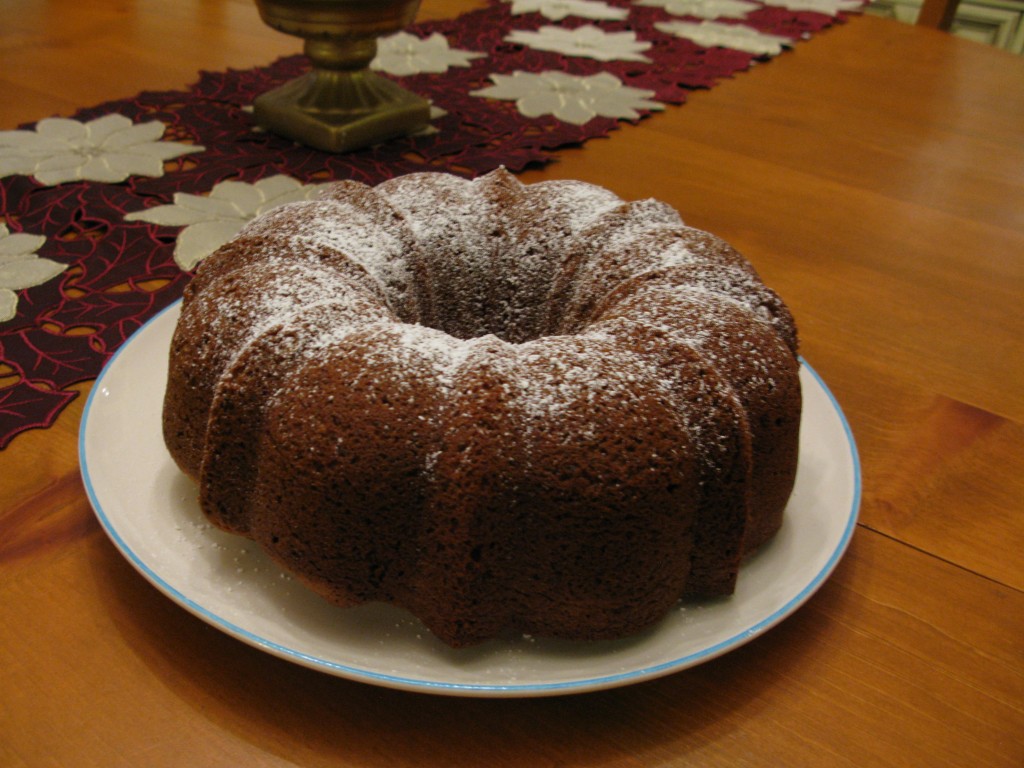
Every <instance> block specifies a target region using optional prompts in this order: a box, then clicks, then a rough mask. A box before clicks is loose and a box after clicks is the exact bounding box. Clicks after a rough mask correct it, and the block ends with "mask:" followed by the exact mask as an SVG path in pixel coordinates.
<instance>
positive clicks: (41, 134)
mask: <svg viewBox="0 0 1024 768" xmlns="http://www.w3.org/2000/svg"><path fill="white" fill-rule="evenodd" d="M165 129H166V126H165V125H164V124H163V123H161V122H160V121H158V120H154V121H151V122H148V123H139V124H137V125H136V124H133V123H132V121H131V120H129V119H128V118H127V117H125V116H124V115H104V116H103V117H98V118H96V119H95V120H90V121H89V122H87V123H80V122H79V121H77V120H71V119H69V118H63V117H50V118H46V119H45V120H40V121H39V122H38V123H36V128H35V130H34V131H30V130H24V131H0V177H2V176H11V175H13V174H21V175H25V176H33V177H35V179H36V181H38V182H39V183H40V184H43V185H45V186H48V187H52V186H56V185H57V184H63V183H64V182H67V181H83V180H85V181H101V182H108V183H117V182H121V181H124V180H125V179H127V178H128V177H129V176H151V177H157V176H163V173H164V163H165V162H166V161H167V160H170V159H171V158H174V157H178V156H180V155H186V154H189V153H191V152H202V151H203V150H204V149H205V147H200V146H195V145H192V144H182V143H179V142H176V141H160V138H161V137H162V136H163V135H164V130H165Z"/></svg>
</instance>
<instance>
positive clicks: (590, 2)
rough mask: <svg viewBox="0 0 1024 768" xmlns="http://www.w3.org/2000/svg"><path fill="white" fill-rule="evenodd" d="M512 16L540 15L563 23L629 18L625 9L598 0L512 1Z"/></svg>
mask: <svg viewBox="0 0 1024 768" xmlns="http://www.w3.org/2000/svg"><path fill="white" fill-rule="evenodd" d="M511 2H512V14H513V15H516V16H519V15H522V14H524V13H539V14H541V15H542V16H543V17H544V18H546V19H551V20H552V21H561V20H562V19H564V18H565V17H566V16H579V17H580V18H582V19H604V20H607V21H621V20H622V19H624V18H626V17H627V16H629V11H628V10H627V9H625V8H616V7H614V6H611V5H608V3H603V2H598V0H511Z"/></svg>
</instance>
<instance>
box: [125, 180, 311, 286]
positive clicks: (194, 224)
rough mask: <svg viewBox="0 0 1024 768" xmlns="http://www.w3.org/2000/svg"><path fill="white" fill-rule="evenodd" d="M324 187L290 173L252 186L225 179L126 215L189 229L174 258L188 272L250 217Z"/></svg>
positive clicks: (307, 196) (305, 197) (128, 218)
mask: <svg viewBox="0 0 1024 768" xmlns="http://www.w3.org/2000/svg"><path fill="white" fill-rule="evenodd" d="M324 186H326V184H307V185H303V184H301V183H300V182H298V181H296V180H295V179H293V178H291V177H290V176H271V177H269V178H266V179H261V180H260V181H257V182H256V183H254V184H249V183H247V182H244V181H222V182H219V183H218V184H215V185H214V187H213V189H211V190H210V194H209V195H191V194H188V193H187V192H175V193H174V203H173V204H172V205H158V206H155V207H153V208H146V209H144V210H141V211H135V212H134V213H129V214H127V215H125V217H124V218H125V220H126V221H146V222H149V223H151V224H159V225H161V226H166V227H185V229H183V230H182V231H181V232H180V233H179V235H178V240H177V242H176V243H175V246H174V261H175V263H176V264H177V265H178V266H179V267H181V269H182V270H184V271H186V272H188V271H190V270H192V269H195V267H196V265H198V264H199V262H200V261H202V260H203V259H205V258H206V257H207V256H209V255H210V254H211V253H213V252H214V251H215V250H217V249H218V248H219V247H220V246H222V245H224V243H226V242H228V241H229V240H230V239H231V238H233V237H234V236H235V235H237V234H238V232H239V230H240V229H241V228H242V227H243V226H245V224H246V223H247V222H249V221H250V220H251V219H254V218H255V217H256V216H259V215H261V214H263V213H266V212H267V211H269V210H270V209H271V208H276V207H278V206H279V205H284V204H285V203H292V202H298V201H301V200H310V199H312V198H314V197H315V196H316V195H317V194H318V193H319V192H320V190H321V189H322V188H323V187H324Z"/></svg>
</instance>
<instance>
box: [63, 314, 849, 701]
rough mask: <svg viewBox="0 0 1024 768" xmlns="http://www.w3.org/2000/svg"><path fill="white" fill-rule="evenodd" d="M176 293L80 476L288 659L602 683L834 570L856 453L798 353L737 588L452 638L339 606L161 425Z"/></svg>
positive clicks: (97, 502) (728, 635) (655, 670)
mask: <svg viewBox="0 0 1024 768" xmlns="http://www.w3.org/2000/svg"><path fill="white" fill-rule="evenodd" d="M179 307H180V305H179V304H174V305H172V306H171V307H169V308H168V309H167V310H165V311H163V312H162V313H161V314H159V315H158V316H156V317H154V318H153V319H152V320H151V321H149V322H148V323H147V324H146V325H145V326H143V327H142V328H140V329H139V330H138V331H137V332H136V333H135V334H134V335H133V336H132V337H131V338H130V339H129V340H128V341H127V342H126V343H125V344H124V345H123V346H122V348H121V349H120V351H119V352H118V353H117V355H115V356H114V358H113V359H112V360H111V361H110V362H109V363H108V365H107V366H106V368H104V370H103V372H102V373H101V374H100V376H99V378H98V380H97V382H96V384H95V386H94V387H93V390H92V393H91V394H90V396H89V400H88V403H87V404H86V409H85V415H84V417H83V419H82V427H81V432H80V436H79V453H80V459H81V467H82V477H83V478H84V481H85V487H86V490H87V492H88V494H89V500H90V502H91V503H92V506H93V508H94V509H95V511H96V515H97V517H98V518H99V520H100V523H101V524H102V525H103V527H104V529H105V530H106V532H107V534H108V535H109V536H110V538H111V539H112V540H113V542H114V544H115V545H116V546H117V547H118V549H120V551H121V552H122V553H123V554H124V556H125V557H126V558H127V559H128V560H129V561H130V562H131V563H132V565H134V566H135V568H137V569H138V570H139V572H140V573H142V575H143V576H145V577H146V578H147V579H148V580H149V581H150V582H152V583H153V584H154V585H155V586H156V587H157V588H158V589H159V590H161V591H162V592H163V593H164V594H166V595H167V596H168V597H170V598H171V599H172V600H174V601H175V602H177V603H178V604H180V605H181V606H183V607H184V608H186V609H188V610H189V611H191V612H192V613H194V614H195V615H197V616H199V617H200V618H201V619H203V620H204V621H207V622H209V623H210V624H212V625H213V626H215V627H217V628H218V629H221V630H223V631H224V632H227V633H228V634H230V635H233V636H234V637H237V638H238V639H240V640H242V641H244V642H246V643H249V644H251V645H254V646H256V647H257V648H261V649H263V650H264V651H267V652H268V653H271V654H274V655H276V656H279V657H281V658H284V659H288V660H289V661H293V662H296V663H299V664H302V665H305V666H308V667H312V668H314V669H318V670H321V671H323V672H327V673H329V674H333V675H338V676H340V677H346V678H351V679H355V680H361V681H363V682H367V683H373V684H376V685H383V686H388V687H393V688H404V689H409V690H416V691H421V692H426V693H442V694H451V695H460V696H544V695H555V694H564V693H576V692H581V691H589V690H596V689H601V688H611V687H615V686H620V685H628V684H632V683H636V682H639V681H642V680H648V679H651V678H654V677H659V676H661V675H666V674H669V673H672V672H676V671H678V670H681V669H685V668H687V667H691V666H694V665H696V664H700V663H702V662H705V661H707V660H709V659H712V658H714V657H716V656H719V655H721V654H723V653H725V652H727V651H730V650H732V649H734V648H737V647H738V646H740V645H742V644H744V643H746V642H748V641H750V640H751V639H753V638H755V637H757V636H758V635H760V634H762V633H763V632H765V631H766V630H767V629H769V628H770V627H772V626H774V625H775V624H777V623H778V622H780V621H781V620H782V619H784V618H785V617H787V616H788V615H790V614H791V613H792V612H793V611H795V610H796V609H797V608H798V607H799V606H800V605H801V604H803V603H804V601H806V600H807V599H808V598H809V597H810V596H811V595H812V594H813V593H814V592H815V591H816V590H817V589H818V587H820V586H821V584H822V582H824V580H825V579H826V578H827V577H828V575H829V574H830V573H831V572H832V570H833V569H834V568H835V566H836V563H837V562H838V561H839V558H840V557H841V556H842V554H843V552H844V551H845V549H846V546H847V544H848V543H849V541H850V537H851V536H852V534H853V530H854V527H855V524H856V520H857V509H858V506H859V504H860V467H859V463H858V459H857V450H856V447H855V445H854V442H853V436H852V435H851V433H850V429H849V426H848V425H847V423H846V420H845V419H844V417H843V414H842V411H841V410H840V408H839V406H838V405H837V403H836V402H835V400H834V399H833V398H832V395H831V394H830V393H829V391H828V389H827V388H826V387H825V385H824V383H823V382H822V381H821V379H820V378H818V376H817V375H816V374H815V373H814V371H813V370H811V368H810V367H809V366H807V365H806V363H805V364H804V366H803V368H802V370H801V381H802V384H803V391H804V412H803V429H802V431H801V436H800V439H801V444H800V466H799V470H798V473H797V481H796V489H795V490H794V492H793V497H792V499H791V501H790V503H789V506H788V507H787V509H786V522H785V525H784V526H783V528H782V531H781V532H780V533H779V534H778V535H777V536H776V537H775V539H773V540H772V542H771V543H770V544H769V545H767V546H766V547H764V548H763V550H762V551H761V552H759V553H758V554H757V555H756V556H755V557H753V558H752V559H751V560H750V561H749V562H747V563H746V564H745V566H744V567H743V569H742V570H741V572H740V578H739V584H738V587H737V590H736V593H735V594H734V595H733V596H732V597H730V598H726V599H722V600H716V601H712V602H707V603H702V604H697V605H687V606H682V607H680V608H678V609H675V610H673V611H672V612H671V613H670V615H669V616H668V617H666V618H665V619H664V620H663V621H662V622H661V623H660V624H658V625H657V626H656V627H655V628H654V629H652V630H649V631H647V632H645V633H643V634H641V635H639V636H637V637H633V638H630V639H627V640H620V641H614V642H593V643H574V642H563V641H550V640H542V639H534V638H529V637H524V638H521V639H517V640H514V641H510V642H499V641H491V642H488V643H485V644H483V645H480V646H477V647H473V648H470V649H465V650H460V651H455V650H452V649H450V648H448V647H447V646H445V645H443V644H442V643H440V642H439V641H437V640H436V639H435V638H434V637H433V636H432V635H430V634H429V633H428V632H427V631H426V630H425V629H423V627H422V625H420V623H419V622H418V621H417V620H416V619H414V618H412V617H411V616H410V615H409V614H407V613H405V612H404V611H401V610H398V609H394V608H391V607H388V606H381V605H365V606H361V607H359V608H349V609H341V608H336V607H334V606H331V605H329V604H328V603H326V602H325V601H323V600H321V599H320V598H319V597H316V596H315V595H313V594H312V593H310V592H308V591H307V590H306V589H305V588H304V587H302V586H300V585H299V584H298V583H297V582H294V581H292V579H291V578H290V577H288V576H287V575H284V574H282V572H281V571H280V570H279V569H278V568H277V567H276V566H275V565H274V564H273V563H271V562H270V561H269V560H268V559H267V558H266V557H265V556H264V555H263V553H262V552H261V551H259V550H258V548H257V547H256V546H255V545H253V544H252V543H251V542H248V541H246V540H244V539H241V538H239V537H236V536H232V535H229V534H226V533H223V532H221V531H219V530H217V529H215V528H212V527H211V526H210V525H209V524H208V523H206V522H205V520H204V518H203V517H202V515H201V513H200V511H199V509H198V506H197V503H196V491H195V488H194V487H193V485H192V484H191V482H190V481H189V480H187V479H186V478H185V477H184V476H183V475H182V474H181V473H180V472H179V471H178V469H177V467H176V466H175V465H174V462H173V461H172V460H171V458H170V456H169V455H168V453H167V451H166V449H165V448H164V444H163V439H162V437H161V427H160V410H161V402H162V399H163V392H164V381H165V378H166V374H167V356H168V348H169V345H170V338H171V334H172V332H173V330H174V326H175V324H176V322H177V319H178V313H179Z"/></svg>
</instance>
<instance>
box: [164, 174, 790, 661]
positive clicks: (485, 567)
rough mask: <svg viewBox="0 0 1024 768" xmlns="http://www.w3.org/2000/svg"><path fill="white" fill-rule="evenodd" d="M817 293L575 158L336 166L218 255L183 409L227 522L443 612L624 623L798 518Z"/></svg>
mask: <svg viewBox="0 0 1024 768" xmlns="http://www.w3.org/2000/svg"><path fill="white" fill-rule="evenodd" d="M796 350H797V339H796V331H795V327H794V324H793V320H792V318H791V316H790V313H789V311H788V310H787V308H786V307H785V305H784V304H783V302H782V301H781V300H780V299H779V297H778V296H777V295H776V294H775V293H773V292H772V291H771V290H769V289H768V288H766V287H765V286H764V285H763V284H762V283H761V281H760V280H759V279H758V277H757V275H756V273H755V272H754V270H753V268H752V267H751V266H750V264H749V263H747V261H745V260H744V259H743V257H741V256H740V255H739V254H738V253H737V252H736V251H734V250H733V249H732V248H731V247H730V246H728V245H727V244H726V243H724V242H723V241H721V240H720V239H718V238H716V237H714V236H712V235H709V234H707V233H705V232H701V231H698V230H695V229H691V228H688V227H686V226H684V225H683V224H682V222H681V221H680V220H679V217H678V215H677V214H676V213H675V211H673V210H672V209H671V208H669V207H668V206H666V205H665V204H663V203H660V202H657V201H654V200H644V201H640V202H632V203H625V202H623V201H621V200H620V199H619V198H617V197H616V196H615V195H613V194H612V193H611V192H608V191H607V190H604V189H601V188H599V187H595V186H593V185H590V184H585V183H582V182H574V181H547V182H542V183H538V184H532V185H523V184H520V183H519V182H518V181H517V180H516V179H515V178H514V177H512V176H511V175H510V174H508V173H507V172H505V171H504V170H499V171H495V172H493V173H490V174H488V175H486V176H483V177H481V178H479V179H477V180H475V181H466V180H464V179H461V178H458V177H455V176H451V175H447V174H441V173H421V174H412V175H408V176H403V177H399V178H396V179H393V180H391V181H387V182H384V183H383V184H380V185H378V186H376V187H369V186H366V185H363V184H360V183H357V182H341V183H338V184H335V185H332V186H331V187H330V188H329V189H328V191H327V192H326V193H325V194H324V195H323V197H322V199H320V200H317V201H313V202H306V203H297V204H291V205H287V206H283V207H280V208H277V209H275V210H273V211H271V212H269V213H268V214H266V215H265V216H263V217H261V218H259V219H257V220H255V221H253V222H251V223H250V224H249V225H247V227H246V228H245V229H244V230H243V231H242V232H241V233H240V234H239V235H238V236H237V237H236V238H235V239H234V240H233V241H232V242H230V243H228V244H227V245H225V246H223V247H222V248H221V249H220V250H218V251H217V252H216V253H214V254H213V255H212V256H210V257H209V258H208V259H207V260H206V261H205V262H204V263H203V264H202V265H201V267H200V268H199V269H198V271H197V274H196V276H195V278H194V279H193V281H192V283H191V284H190V285H189V287H188V289H187V291H186V294H185V299H184V302H183V306H182V312H181V319H180V321H179V323H178V326H177V329H176V331H175V334H174V339H173V342H172V348H171V361H170V374H169V381H168V387H167V393H166V399H165V406H164V436H165V440H166V443H167V446H168V448H169V450H170V453H171V455H172V456H173V457H174V459H175V461H176V462H177V463H178V465H179V466H180V467H181V469H182V470H183V471H184V472H185V473H187V474H188V475H189V476H190V477H192V478H193V479H195V480H196V481H197V482H198V484H199V494H200V504H201V507H202V509H203V511H204V513H205V514H206V515H207V516H208V517H209V518H210V520H211V521H213V522H214V523H215V524H216V525H218V526H219V527H221V528H224V529H226V530H229V531H233V532H236V533H239V534H242V535H244V536H247V537H249V538H251V539H253V540H254V541H256V542H258V543H259V544H260V545H261V546H262V547H263V548H264V549H265V550H266V551H267V552H268V553H269V554H270V555H271V556H272V557H273V558H274V559H275V560H277V561H278V562H279V563H280V564H282V566H284V567H285V568H286V569H287V570H289V571H291V572H292V573H294V574H295V575H297V576H298V577H299V578H300V579H301V580H302V581H303V582H304V583H306V584H307V585H308V586H309V587H311V588H312V589H313V590H315V591H317V592H319V593H320V594H322V595H323V596H324V597H326V598H327V599H329V600H331V601H333V602H335V603H337V604H339V605H344V606H350V605H356V604H359V603H363V602H365V601H386V602H388V603H392V604H395V605H399V606H402V607H404V608H406V609H408V610H409V611H411V612H412V613H413V614H415V615H416V616H418V617H419V618H420V619H421V620H422V621H423V622H424V624H425V625H426V626H427V627H428V628H429V629H430V630H431V631H432V632H433V633H434V634H435V635H437V636H438V637H439V638H441V639H442V640H444V641H445V642H447V643H449V644H451V645H453V646H461V645H467V644H470V643H475V642H479V641H482V640H485V639H488V638H492V637H497V636H501V635H503V634H505V633H508V632H517V633H529V634H533V635H537V636H555V637H563V638H572V639H582V640H589V639H604V638H615V637H622V636H625V635H628V634H631V633H634V632H637V631H639V630H641V629H643V628H645V627H648V626H650V625H651V624H653V623H654V622H656V621H657V620H658V619H659V618H661V617H662V616H663V615H664V614H665V613H666V612H667V611H668V610H669V609H670V608H671V607H672V606H673V605H674V604H676V603H677V602H678V601H679V600H680V599H681V598H685V597H709V596H716V595H726V594H729V593H731V592H732V591H733V588H734V584H735V581H736V577H737V570H738V568H739V564H740V561H741V558H742V557H743V556H744V554H746V553H749V552H751V551H753V550H754V549H756V548H757V547H758V546H760V545H761V544H762V543H763V542H765V541H766V540H767V539H769V538H770V537H771V536H772V535H773V534H774V533H775V531H776V530H777V529H778V528H779V526H780V525H781V523H782V514H783V509H784V507H785V505H786V502H787V499H788V497H789V494H790V491H791V489H792V487H793V481H794V475H795V472H796V464H797V441H798V432H799V426H800V409H801V396H800V384H799V379H798V368H799V363H798V359H797V357H796Z"/></svg>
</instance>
